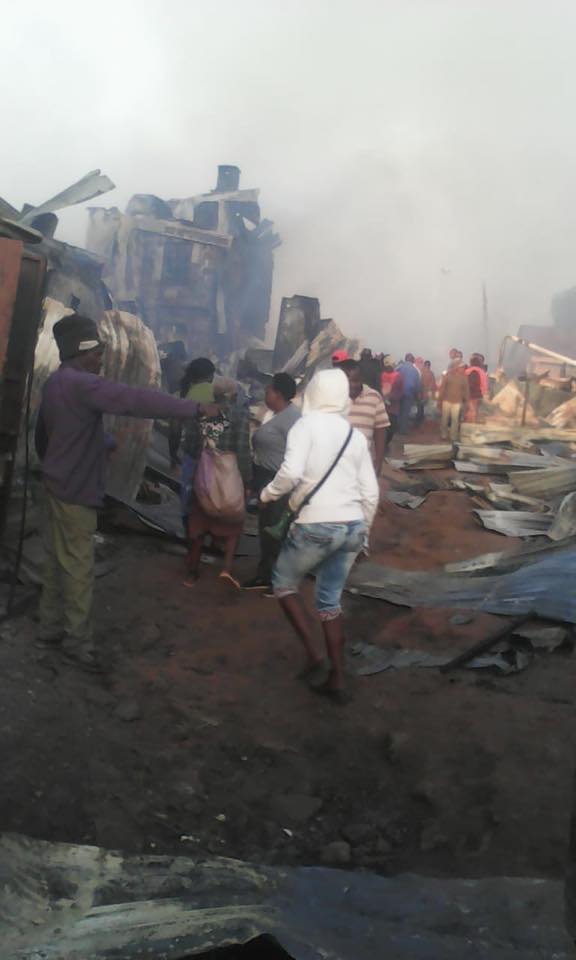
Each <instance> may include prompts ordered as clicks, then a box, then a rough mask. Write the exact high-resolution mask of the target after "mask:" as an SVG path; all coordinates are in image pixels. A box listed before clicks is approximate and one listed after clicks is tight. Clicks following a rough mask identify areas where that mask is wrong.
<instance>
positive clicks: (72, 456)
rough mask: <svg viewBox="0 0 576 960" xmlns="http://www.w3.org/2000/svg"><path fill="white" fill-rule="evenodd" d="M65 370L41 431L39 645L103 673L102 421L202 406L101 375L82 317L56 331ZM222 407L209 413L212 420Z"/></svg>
mask: <svg viewBox="0 0 576 960" xmlns="http://www.w3.org/2000/svg"><path fill="white" fill-rule="evenodd" d="M54 337H55V338H56V342H57V344H58V349H59V352H60V360H61V366H60V367H59V368H58V370H56V372H55V373H53V374H52V375H51V377H49V379H48V380H47V382H46V384H45V386H44V390H43V393H42V402H41V405H40V410H39V413H38V421H37V424H36V448H37V451H38V455H39V457H40V460H41V462H42V474H43V479H44V486H45V492H46V505H45V506H46V515H45V523H44V531H43V533H44V547H45V551H46V566H45V570H44V580H43V590H42V598H41V601H40V635H39V642H40V643H41V644H45V645H54V644H61V645H62V652H63V653H64V655H65V656H66V657H67V659H69V660H71V661H73V662H75V663H77V664H79V665H81V666H83V667H86V668H87V669H98V661H97V658H96V655H95V651H94V645H93V639H92V594H93V587H94V540H93V537H94V533H95V531H96V521H97V509H98V507H100V506H101V505H102V502H103V498H104V492H105V488H104V470H105V464H106V452H107V447H108V443H107V438H106V435H105V433H104V425H103V422H102V415H103V414H105V413H111V414H118V415H121V416H131V417H142V418H153V417H162V418H168V417H175V418H183V419H186V418H188V417H195V416H196V415H197V413H198V412H199V409H201V408H199V405H198V404H197V403H195V402H193V401H191V400H180V399H176V398H175V397H171V396H168V395H167V394H164V393H160V392H159V391H157V390H153V389H146V388H142V387H128V386H125V385H124V384H122V383H114V382H113V381H111V380H105V379H104V378H103V377H100V376H99V373H100V370H101V368H102V355H103V353H104V349H105V345H104V343H102V341H101V340H100V338H99V335H98V328H97V326H96V324H95V323H94V322H93V321H92V320H90V319H88V318H87V317H81V316H79V315H78V314H72V315H71V316H68V317H64V318H63V319H62V320H59V321H58V323H56V324H55V325H54ZM215 411H217V408H214V410H212V408H210V409H208V411H207V412H208V413H209V414H210V415H212V414H214V412H215Z"/></svg>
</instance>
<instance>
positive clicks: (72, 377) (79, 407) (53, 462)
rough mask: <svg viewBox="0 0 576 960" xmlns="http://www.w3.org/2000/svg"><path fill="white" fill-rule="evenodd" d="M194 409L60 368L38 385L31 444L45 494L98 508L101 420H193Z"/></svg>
mask: <svg viewBox="0 0 576 960" xmlns="http://www.w3.org/2000/svg"><path fill="white" fill-rule="evenodd" d="M197 411H198V404H197V403H196V402H194V401H192V400H179V399H177V398H176V397H171V396H169V395H168V394H166V393H161V392H160V391H158V390H152V389H148V388H145V387H127V386H126V385H125V384H123V383H114V382H113V381H112V380H105V379H104V378H103V377H99V376H97V375H96V374H94V373H87V372H85V371H83V370H77V369H76V368H75V367H71V366H68V365H67V364H65V363H64V364H62V366H61V367H59V369H58V370H56V372H55V373H53V374H52V375H51V376H50V377H49V378H48V380H47V381H46V383H45V385H44V390H43V392H42V403H41V405H40V411H39V414H38V424H37V428H36V445H37V448H38V453H39V455H40V459H41V460H42V472H43V475H44V481H45V483H46V486H47V488H48V490H49V491H50V493H51V494H52V495H53V496H54V497H57V498H58V499H59V500H63V501H64V502H65V503H75V504H80V505H82V506H85V507H99V506H101V504H102V501H103V498H104V492H105V489H104V470H105V465H106V440H105V434H104V425H103V422H102V415H103V414H104V413H112V414H117V415H119V416H127V417H142V418H143V419H152V418H154V417H176V418H180V417H181V418H182V419H185V418H187V417H194V416H196V413H197Z"/></svg>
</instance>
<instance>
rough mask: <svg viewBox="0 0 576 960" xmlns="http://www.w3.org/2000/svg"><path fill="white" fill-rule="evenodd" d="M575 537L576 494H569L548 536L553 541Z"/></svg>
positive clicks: (561, 505)
mask: <svg viewBox="0 0 576 960" xmlns="http://www.w3.org/2000/svg"><path fill="white" fill-rule="evenodd" d="M574 535H576V493H569V494H567V496H565V497H564V499H563V501H562V503H561V504H560V506H559V508H558V512H557V514H556V517H555V519H554V523H553V524H552V526H551V527H550V530H549V531H548V536H549V537H550V539H551V540H565V539H566V538H567V537H573V536H574Z"/></svg>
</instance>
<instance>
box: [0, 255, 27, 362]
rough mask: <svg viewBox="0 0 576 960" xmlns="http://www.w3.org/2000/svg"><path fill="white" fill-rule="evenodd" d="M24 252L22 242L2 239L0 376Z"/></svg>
mask: <svg viewBox="0 0 576 960" xmlns="http://www.w3.org/2000/svg"><path fill="white" fill-rule="evenodd" d="M23 250H24V244H23V243H21V241H20V240H6V239H2V238H0V375H1V372H2V371H3V370H4V364H5V362H6V351H7V349H8V340H9V337H10V329H11V326H12V314H13V310H14V303H15V301H16V292H17V290H18V280H19V278H20V263H21V260H22V252H23Z"/></svg>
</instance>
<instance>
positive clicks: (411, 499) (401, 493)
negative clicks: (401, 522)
mask: <svg viewBox="0 0 576 960" xmlns="http://www.w3.org/2000/svg"><path fill="white" fill-rule="evenodd" d="M384 496H385V498H386V500H389V501H390V503H393V504H395V505H396V506H397V507H408V509H409V510H417V509H418V507H421V506H422V504H423V503H424V502H425V501H426V496H423V497H417V496H414V494H413V493H408V491H407V490H387V491H386V493H385V494H384Z"/></svg>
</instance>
